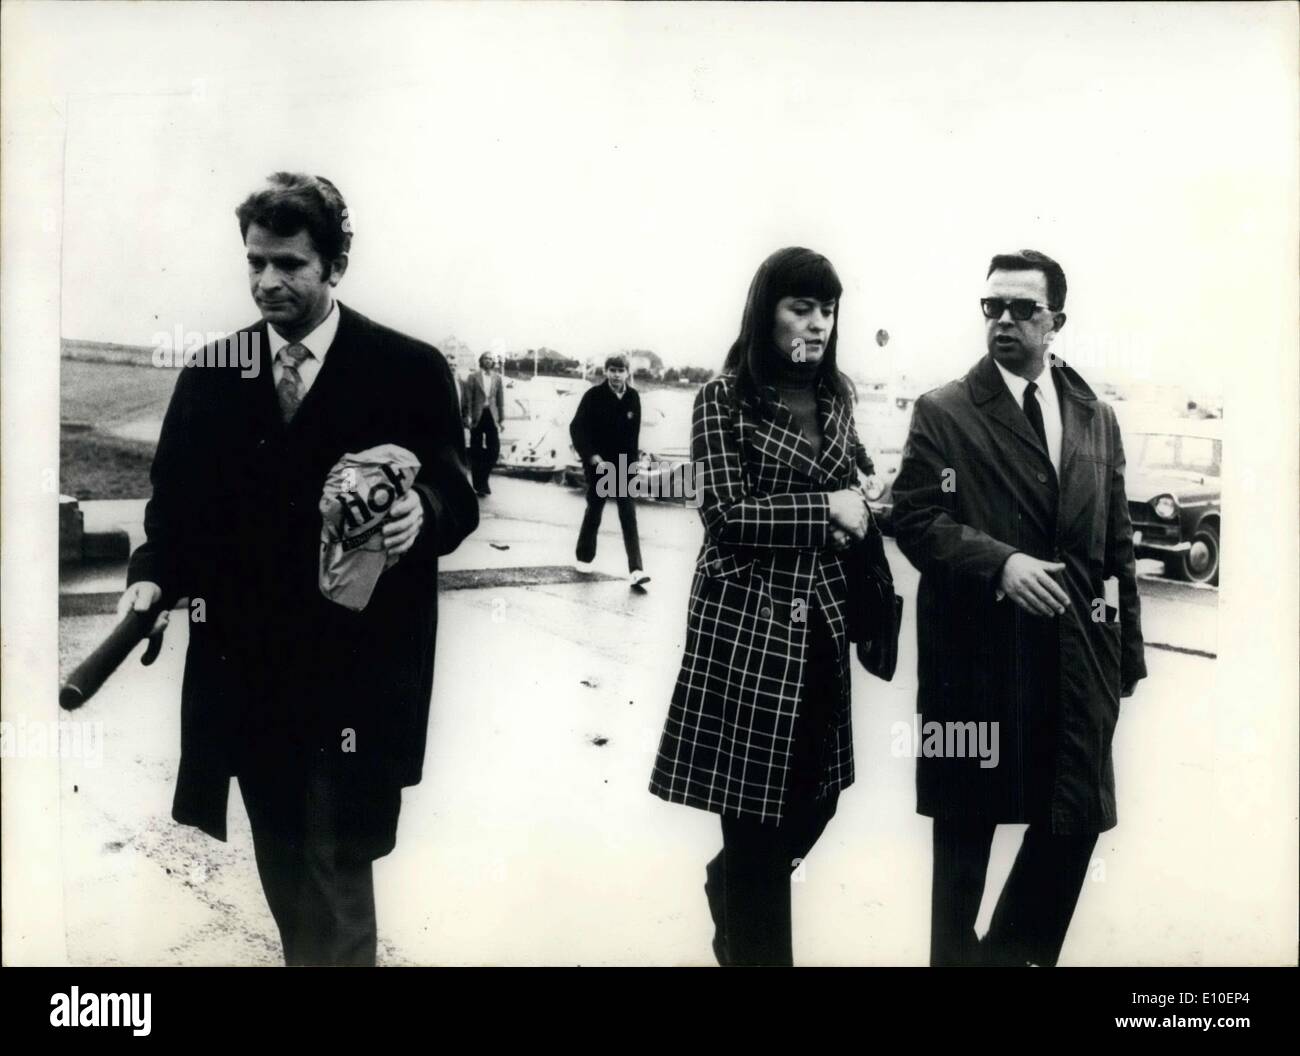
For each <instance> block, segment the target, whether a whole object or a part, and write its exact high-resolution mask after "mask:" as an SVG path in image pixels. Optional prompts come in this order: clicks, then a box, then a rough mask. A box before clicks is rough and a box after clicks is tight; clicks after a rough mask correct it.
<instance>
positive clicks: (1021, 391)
mask: <svg viewBox="0 0 1300 1056" xmlns="http://www.w3.org/2000/svg"><path fill="white" fill-rule="evenodd" d="M993 365H994V366H995V367H997V368H998V373H999V374H1001V375H1002V380H1003V381H1004V382H1006V385H1007V388H1008V389H1010V390H1011V395H1012V396H1014V397H1015V399H1016V403H1018V404H1021V405H1023V404H1024V402H1025V389H1026V388H1027V387H1028V386H1029V379H1028V378H1022V377H1021V376H1020V375H1019V374H1012V373H1011V371H1009V370H1007V368H1006V367H1004V366H1003V365H1002V364H1001V363H999V362H998V361H997V360H996V359H995V360H993ZM1050 369H1051V368H1050V367H1046V366H1045V367H1043V372H1042V373H1041V374H1039V375H1038V378H1037V379H1036V380H1035V382H1034V384H1035V385H1037V386H1038V388H1039V391H1042V388H1043V385H1044V384H1047V385H1051V384H1052V377H1051V374H1050V373H1049V371H1050ZM1044 378H1045V379H1047V380H1046V382H1044V380H1043V379H1044ZM1053 394H1055V392H1053Z"/></svg>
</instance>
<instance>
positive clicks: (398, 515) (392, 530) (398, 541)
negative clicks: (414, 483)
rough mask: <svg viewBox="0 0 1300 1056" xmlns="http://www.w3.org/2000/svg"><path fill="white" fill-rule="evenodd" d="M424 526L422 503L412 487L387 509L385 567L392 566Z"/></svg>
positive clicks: (409, 547)
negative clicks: (386, 555) (386, 561)
mask: <svg viewBox="0 0 1300 1056" xmlns="http://www.w3.org/2000/svg"><path fill="white" fill-rule="evenodd" d="M423 527H424V504H423V503H422V502H420V496H419V495H417V494H416V492H415V489H414V488H412V489H411V490H410V491H408V492H407V493H406V494H405V495H403V496H402V497H401V498H400V499H398V500H397V501H396V502H395V503H393V505H392V506H391V507H390V508H389V510H388V520H387V521H386V522H385V523H384V530H383V538H384V549H385V550H387V551H388V563H387V564H386V565H385V566H384V567H385V568H392V567H393V565H394V564H396V563H397V559H398V558H399V557H401V556H402V555H403V554H404V553H406V552H407V551H408V550H410V549H411V547H412V546H414V545H415V539H416V536H418V535H419V534H420V529H421V528H423Z"/></svg>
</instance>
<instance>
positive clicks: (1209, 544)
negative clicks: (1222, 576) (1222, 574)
mask: <svg viewBox="0 0 1300 1056" xmlns="http://www.w3.org/2000/svg"><path fill="white" fill-rule="evenodd" d="M1191 543H1192V546H1191V549H1189V550H1188V551H1187V552H1186V553H1183V554H1179V555H1178V558H1177V559H1176V560H1175V561H1174V562H1173V565H1174V573H1175V574H1176V575H1177V576H1178V578H1179V579H1185V580H1187V581H1189V582H1191V583H1210V584H1214V585H1216V586H1217V585H1218V582H1219V533H1218V530H1217V529H1215V528H1214V526H1213V525H1209V524H1203V525H1201V527H1199V528H1197V529H1196V534H1195V535H1193V536H1192V539H1191Z"/></svg>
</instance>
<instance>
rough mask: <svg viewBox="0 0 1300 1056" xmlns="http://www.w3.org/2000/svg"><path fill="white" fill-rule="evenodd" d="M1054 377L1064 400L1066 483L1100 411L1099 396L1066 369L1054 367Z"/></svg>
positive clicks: (1062, 440) (1062, 447)
mask: <svg viewBox="0 0 1300 1056" xmlns="http://www.w3.org/2000/svg"><path fill="white" fill-rule="evenodd" d="M1052 375H1053V379H1054V380H1055V381H1056V383H1057V392H1058V393H1060V396H1061V479H1062V480H1063V481H1064V480H1065V478H1066V471H1067V470H1068V469H1069V468H1070V463H1071V461H1072V460H1073V458H1074V455H1075V453H1076V452H1077V451H1078V450H1079V445H1080V444H1081V443H1082V442H1083V438H1084V437H1085V436H1087V435H1088V431H1089V430H1090V428H1091V427H1092V416H1093V414H1094V413H1095V412H1096V410H1097V396H1096V394H1095V393H1094V392H1093V391H1092V389H1090V388H1089V387H1088V385H1087V383H1086V382H1085V381H1084V380H1083V379H1082V378H1081V377H1079V375H1078V374H1077V373H1075V372H1074V371H1073V370H1071V369H1070V368H1069V367H1067V366H1064V365H1062V366H1060V367H1054V368H1053V369H1052Z"/></svg>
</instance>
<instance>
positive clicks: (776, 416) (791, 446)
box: [754, 385, 817, 480]
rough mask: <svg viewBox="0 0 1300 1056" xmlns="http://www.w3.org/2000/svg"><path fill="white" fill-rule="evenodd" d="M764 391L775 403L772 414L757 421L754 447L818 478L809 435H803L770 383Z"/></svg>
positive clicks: (763, 454) (775, 459)
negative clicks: (765, 419) (763, 419)
mask: <svg viewBox="0 0 1300 1056" xmlns="http://www.w3.org/2000/svg"><path fill="white" fill-rule="evenodd" d="M765 392H766V393H767V397H768V399H769V400H770V401H771V404H772V417H771V418H769V419H768V420H767V421H760V422H759V423H758V426H757V428H756V429H755V430H754V447H755V448H757V450H758V453H759V454H760V455H761V456H762V457H764V458H770V459H772V460H773V461H775V462H781V463H783V464H784V465H787V466H789V467H790V468H792V469H794V470H796V471H798V472H799V473H802V474H803V475H804V476H805V477H809V478H812V479H814V480H815V479H817V463H816V462H815V461H813V455H812V446H811V445H810V444H809V442H808V438H807V437H806V436H804V435H803V430H802V429H800V428H799V425H798V423H797V422H796V421H795V420H794V416H793V415H792V414H791V413H790V408H789V407H787V406H786V405H785V404H784V403H783V402H782V400H781V397H780V395H779V394H778V393H777V391H776V389H775V388H774V387H772V386H770V385H769V386H766V388H765Z"/></svg>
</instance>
